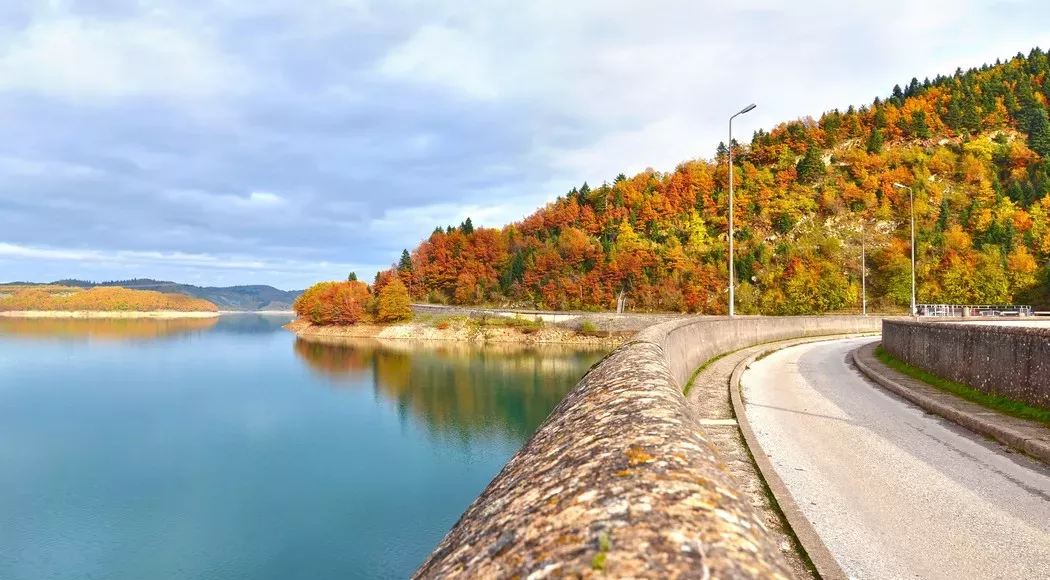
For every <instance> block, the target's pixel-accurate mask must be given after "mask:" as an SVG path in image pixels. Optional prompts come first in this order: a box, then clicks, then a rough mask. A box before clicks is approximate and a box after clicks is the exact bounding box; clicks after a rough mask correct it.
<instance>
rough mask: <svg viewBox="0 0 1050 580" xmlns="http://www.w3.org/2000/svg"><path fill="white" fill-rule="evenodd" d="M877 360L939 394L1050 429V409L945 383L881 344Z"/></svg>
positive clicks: (969, 387) (965, 386) (951, 382)
mask: <svg viewBox="0 0 1050 580" xmlns="http://www.w3.org/2000/svg"><path fill="white" fill-rule="evenodd" d="M875 358H877V359H879V360H880V361H882V363H883V364H885V365H886V366H888V367H890V368H891V369H893V370H895V371H898V372H900V373H902V374H905V375H907V376H909V377H911V378H913V379H918V380H920V381H922V382H924V383H926V384H928V385H930V386H932V387H934V388H936V389H937V390H939V391H943V392H945V393H948V394H950V395H955V396H957V397H959V398H962V399H966V400H967V401H970V402H971V403H977V404H978V405H980V406H982V407H984V408H986V409H991V410H992V411H997V412H999V413H1002V414H1004V415H1009V416H1011V417H1017V418H1018V419H1028V420H1029V421H1037V422H1039V423H1042V424H1043V425H1046V426H1047V427H1050V410H1048V409H1040V408H1039V407H1032V406H1031V405H1027V404H1025V403H1022V402H1020V401H1015V400H1013V399H1010V398H1007V397H1003V396H1000V395H990V394H988V393H983V392H981V391H978V390H977V389H975V388H973V387H971V386H969V385H965V384H963V383H957V382H955V381H950V380H948V379H942V378H941V377H938V376H936V375H933V374H930V373H928V372H926V371H924V370H922V369H917V368H915V367H913V366H911V365H909V364H908V363H906V362H904V361H902V360H900V359H898V358H896V357H894V356H893V355H891V354H890V353H888V352H886V349H884V348H882V345H881V344H880V345H879V346H878V347H877V348H876V349H875Z"/></svg>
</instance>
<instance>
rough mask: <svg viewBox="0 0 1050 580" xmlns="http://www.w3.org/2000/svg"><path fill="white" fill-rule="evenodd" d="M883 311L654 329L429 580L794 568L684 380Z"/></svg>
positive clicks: (483, 510) (574, 407)
mask: <svg viewBox="0 0 1050 580" xmlns="http://www.w3.org/2000/svg"><path fill="white" fill-rule="evenodd" d="M879 322H880V321H879V319H877V318H860V317H792V318H765V317H744V318H736V319H733V320H729V319H713V318H699V319H686V320H673V321H670V322H665V323H662V324H658V325H656V326H653V327H651V328H648V329H646V330H644V331H642V332H640V333H639V334H638V335H636V336H635V337H634V338H633V339H632V340H631V341H629V342H628V343H627V344H625V345H623V346H622V347H620V348H619V349H617V350H616V351H615V352H613V353H612V354H611V355H610V356H609V357H607V358H606V359H605V360H604V361H602V362H601V363H600V364H599V365H597V366H596V367H595V368H593V369H592V370H591V371H590V372H589V373H588V374H587V375H586V376H585V377H584V378H583V379H582V380H581V381H580V382H579V384H577V386H576V387H575V388H574V389H573V390H572V391H571V392H570V393H569V394H568V395H567V396H566V398H565V399H564V400H563V401H562V402H561V404H559V405H558V407H557V408H556V409H555V410H554V411H553V412H552V413H551V415H550V416H549V417H548V418H547V420H546V421H545V422H544V423H543V425H541V426H540V427H539V429H537V431H536V433H535V435H533V437H532V439H531V440H530V441H529V442H528V443H527V444H526V445H525V446H524V447H523V448H522V449H521V450H520V451H519V452H518V453H517V454H516V455H515V456H514V457H513V458H512V459H511V460H510V461H509V462H508V463H507V465H506V466H505V467H504V468H503V470H502V471H500V473H499V474H498V475H497V476H496V478H495V479H494V480H493V481H492V482H491V483H490V484H489V486H488V487H487V488H486V489H485V491H484V492H483V493H482V494H481V495H480V496H479V497H478V498H477V499H476V500H475V501H474V503H473V504H471V505H470V507H469V508H467V511H466V512H465V513H464V514H463V516H462V517H461V518H460V520H459V522H457V523H456V525H455V526H454V527H453V529H452V531H450V532H449V533H448V535H447V536H446V537H445V538H444V540H442V541H441V543H440V544H439V545H438V547H437V548H436V549H435V550H434V552H433V553H432V554H431V555H430V557H429V558H428V559H427V560H426V562H425V563H424V564H423V565H422V566H421V567H420V569H419V570H418V571H417V572H416V577H420V578H423V577H426V578H431V577H434V578H436V577H441V578H445V577H451V576H461V577H470V578H474V577H478V578H494V577H500V578H510V577H520V578H543V577H561V576H574V577H575V576H583V575H589V574H592V573H596V572H599V571H601V572H605V573H607V574H609V575H611V576H613V577H625V576H635V577H638V576H647V577H659V578H663V577H696V578H707V577H712V578H745V577H746V578H755V577H763V578H788V577H789V576H790V574H789V572H788V570H787V568H786V567H785V564H784V562H783V561H782V558H781V556H780V551H779V547H778V546H776V545H774V543H773V542H772V541H771V540H770V539H769V537H768V535H767V533H766V528H765V526H764V524H763V522H762V521H761V518H760V517H759V516H758V515H757V514H756V513H755V511H754V509H753V508H752V507H751V505H750V502H749V500H748V498H747V497H746V496H745V495H744V494H742V493H741V492H739V491H738V490H737V489H736V486H735V483H734V481H733V480H732V478H731V476H730V475H729V471H728V469H727V468H726V467H725V465H724V464H723V463H722V462H721V460H720V459H719V457H718V454H717V452H716V451H715V449H714V447H713V446H712V444H711V442H709V441H708V439H707V438H706V436H705V434H704V431H703V429H702V427H701V426H700V423H699V421H698V420H697V418H696V416H695V415H694V414H693V412H692V411H691V410H690V409H689V406H688V405H687V404H686V400H685V397H684V396H683V395H682V387H683V386H684V385H685V383H686V381H688V379H689V378H690V377H691V376H692V374H693V372H694V371H695V370H696V368H697V367H698V366H699V365H700V364H702V363H703V362H705V361H707V360H709V359H711V358H713V357H715V356H717V355H719V354H722V353H725V352H730V351H733V350H737V349H740V348H744V347H747V346H751V345H754V344H761V343H765V342H772V341H777V340H783V339H788V338H794V337H802V336H817V335H830V334H844V333H855V332H873V331H874V332H877V331H878V329H879Z"/></svg>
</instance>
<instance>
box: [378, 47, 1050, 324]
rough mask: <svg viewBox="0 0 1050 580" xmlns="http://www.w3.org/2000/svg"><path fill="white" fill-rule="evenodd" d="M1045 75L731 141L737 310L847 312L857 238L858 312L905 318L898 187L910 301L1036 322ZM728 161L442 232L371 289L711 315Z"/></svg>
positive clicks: (583, 191) (1043, 235) (989, 70)
mask: <svg viewBox="0 0 1050 580" xmlns="http://www.w3.org/2000/svg"><path fill="white" fill-rule="evenodd" d="M1048 72H1050V66H1048V60H1047V55H1046V54H1045V53H1044V52H1043V51H1042V50H1039V49H1035V50H1033V51H1031V53H1030V54H1029V55H1028V56H1024V55H1022V54H1018V55H1017V56H1016V57H1015V58H1013V59H1011V60H1010V61H1008V62H1005V63H999V62H997V63H996V64H995V65H994V66H989V65H985V66H982V67H981V68H975V69H970V70H968V71H963V70H957V71H955V73H954V74H951V75H950V76H938V77H937V78H935V79H933V80H929V79H927V80H925V81H919V80H917V79H912V80H911V82H910V83H906V85H905V88H903V89H902V88H901V87H899V86H898V87H894V89H893V91H892V93H891V94H890V96H889V97H886V98H881V99H880V98H876V99H875V101H874V102H873V103H871V104H869V105H864V106H860V107H854V106H850V107H849V108H848V109H845V110H833V111H830V112H828V113H825V114H824V115H822V116H821V117H820V119H819V120H814V119H812V118H803V119H799V120H796V121H790V122H787V123H783V124H781V125H779V126H777V127H775V128H773V129H772V130H771V131H769V132H766V131H761V130H760V131H758V132H756V133H754V135H753V137H752V138H751V140H750V143H746V144H745V143H739V144H738V143H734V144H733V147H734V162H735V167H736V169H735V179H736V181H735V188H736V198H735V202H736V203H735V207H736V214H735V223H736V228H737V229H736V243H737V246H736V272H737V282H738V291H737V300H738V304H737V309H738V311H739V312H742V313H766V314H802V313H813V312H827V311H836V310H845V309H854V308H857V307H859V301H860V299H859V294H860V235H859V232H860V231H861V228H863V229H864V231H865V232H866V239H867V247H868V254H867V256H868V272H869V276H868V288H869V303H870V304H873V305H874V306H876V307H883V308H887V307H904V306H906V305H907V304H908V303H909V300H910V283H911V282H910V281H911V277H910V257H909V255H910V254H909V252H910V249H909V248H910V245H909V236H910V233H909V205H908V204H909V202H908V191H907V190H906V189H899V188H895V187H893V184H894V183H895V182H899V183H902V184H904V185H908V186H912V187H913V188H914V192H915V209H916V220H917V222H916V225H917V229H918V243H917V259H918V268H917V276H918V298H919V301H921V302H950V303H964V304H965V303H970V304H973V303H1005V302H1011V301H1014V302H1027V303H1035V304H1037V305H1041V306H1046V305H1047V303H1048V300H1047V296H1048V292H1047V261H1048V257H1050V229H1048V227H1050V198H1048V197H1047V193H1048V190H1050V180H1048V173H1050V162H1048V159H1050V124H1048V121H1047V102H1048V99H1050V79H1048V78H1047V77H1048V74H1047V73H1048ZM759 104H760V105H761V103H759ZM729 112H730V111H723V112H721V113H726V114H728V113H729ZM721 113H720V114H721ZM726 153H727V150H726V147H725V145H724V144H722V145H720V146H719V148H718V151H717V154H716V156H715V158H714V159H710V160H707V159H699V160H693V161H686V162H684V163H682V164H681V165H679V166H678V167H677V168H676V169H675V170H674V171H672V172H669V173H661V172H657V171H651V170H649V171H645V172H643V173H640V174H638V175H635V176H633V177H627V176H624V175H619V176H617V177H616V178H615V179H614V180H613V181H612V183H604V184H602V185H600V186H596V187H589V186H588V185H586V184H584V185H583V186H582V187H579V188H574V189H573V190H572V191H570V192H568V193H567V194H566V195H565V196H564V197H560V198H558V200H557V201H555V202H553V203H550V204H549V205H547V206H546V207H544V208H542V209H540V210H538V211H537V212H536V213H534V214H532V215H531V216H528V217H527V218H525V219H524V220H523V221H521V222H519V223H515V224H512V225H508V226H506V227H504V228H502V229H490V228H481V227H478V228H475V227H474V226H473V225H472V224H471V223H470V220H467V221H466V222H464V223H463V224H461V225H460V226H459V227H455V228H453V227H448V228H438V229H436V230H434V232H433V234H431V235H430V237H429V238H428V239H426V240H425V241H423V242H422V243H421V244H420V245H419V247H417V248H416V249H415V250H413V251H412V252H411V253H409V252H407V251H406V252H405V253H404V254H403V255H402V256H401V260H400V262H399V263H398V264H396V265H395V266H394V267H393V269H392V270H391V271H388V272H383V273H381V274H380V275H379V276H377V285H379V284H381V283H382V282H383V281H384V279H386V278H387V277H388V276H390V275H392V274H393V273H395V272H396V273H398V274H399V275H400V276H401V277H402V279H404V281H405V282H406V284H407V285H408V286H409V287H410V289H411V292H412V293H413V295H414V296H415V297H416V298H418V299H428V300H430V301H435V302H454V303H460V304H480V303H492V304H496V303H501V304H519V305H536V306H541V307H545V308H556V309H609V308H613V307H614V306H615V304H616V299H615V296H616V295H617V294H618V293H619V292H620V291H625V292H626V295H627V297H628V299H629V301H630V302H629V307H631V308H633V309H638V310H670V311H690V312H701V313H724V312H725V311H726V309H727V293H726V276H727V274H726V272H727V270H728V268H727V264H726V260H727V253H728V252H727V245H728V242H727V236H726V230H727V225H726V221H727V220H726V203H727V194H726V191H727V186H728V185H727V174H728V166H727V163H726V157H727V155H726Z"/></svg>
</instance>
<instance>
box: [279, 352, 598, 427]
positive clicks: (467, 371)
mask: <svg viewBox="0 0 1050 580" xmlns="http://www.w3.org/2000/svg"><path fill="white" fill-rule="evenodd" d="M294 348H295V353H296V355H297V356H298V357H299V358H300V360H302V361H303V362H305V363H306V365H307V366H308V367H309V368H310V369H311V370H312V371H313V372H314V373H315V374H317V375H318V376H321V377H324V378H325V379H326V380H328V381H329V382H331V383H332V384H334V385H341V386H346V387H355V386H368V385H371V387H372V389H373V390H374V391H375V393H376V394H377V395H379V396H381V397H383V398H384V399H386V400H388V401H390V402H392V403H394V404H396V405H397V407H398V410H399V411H400V412H401V415H402V416H403V417H408V416H411V417H413V418H415V419H416V420H417V421H421V422H422V423H423V424H425V425H426V426H427V427H429V428H430V429H431V430H432V431H435V432H438V433H447V434H458V435H460V436H462V437H464V438H471V437H472V436H473V435H475V434H478V433H483V432H487V431H491V430H498V431H500V432H502V433H504V434H506V435H510V436H512V437H513V438H514V439H522V440H524V439H525V438H528V437H529V436H530V435H531V434H532V433H533V432H534V431H535V430H536V427H538V426H539V424H540V423H541V422H543V420H544V419H545V418H546V417H547V415H548V414H549V413H550V411H551V410H552V409H553V408H554V407H555V405H557V404H558V402H559V401H561V399H562V397H564V396H565V393H567V392H568V391H569V389H571V388H572V386H573V385H575V384H576V382H577V381H578V380H579V379H580V377H582V376H583V374H584V373H585V372H586V371H587V369H588V368H590V366H591V365H593V364H594V363H595V362H597V361H598V360H600V359H601V358H602V357H603V356H604V354H605V353H604V351H595V350H579V349H574V348H569V347H557V346H545V347H525V346H522V345H497V346H486V347H474V346H469V345H464V344H459V343H450V344H441V343H422V342H416V343H413V342H407V341H398V342H396V343H394V342H378V341H352V342H351V341H342V342H332V343H320V342H315V341H306V340H302V339H297V340H296V341H295V347H294Z"/></svg>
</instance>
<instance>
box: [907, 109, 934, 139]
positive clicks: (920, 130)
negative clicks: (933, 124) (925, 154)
mask: <svg viewBox="0 0 1050 580" xmlns="http://www.w3.org/2000/svg"><path fill="white" fill-rule="evenodd" d="M910 128H911V133H912V135H914V136H915V137H918V138H919V139H929V138H930V128H929V127H927V126H926V113H925V112H924V111H915V112H914V113H912V114H911V127H910Z"/></svg>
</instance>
